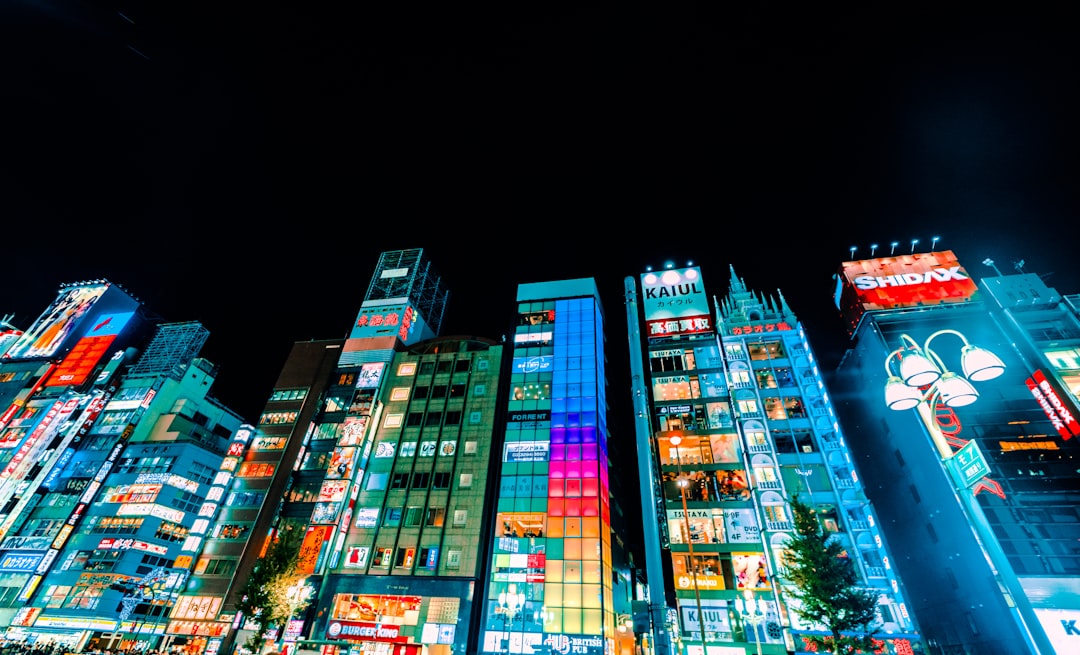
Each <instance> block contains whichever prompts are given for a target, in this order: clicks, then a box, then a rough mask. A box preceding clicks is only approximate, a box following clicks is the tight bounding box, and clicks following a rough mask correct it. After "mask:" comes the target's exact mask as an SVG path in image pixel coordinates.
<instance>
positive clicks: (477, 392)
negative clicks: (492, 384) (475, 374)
mask: <svg viewBox="0 0 1080 655" xmlns="http://www.w3.org/2000/svg"><path fill="white" fill-rule="evenodd" d="M472 393H473V395H474V396H483V395H484V394H485V393H487V385H486V384H478V385H476V386H475V387H473V390H472Z"/></svg>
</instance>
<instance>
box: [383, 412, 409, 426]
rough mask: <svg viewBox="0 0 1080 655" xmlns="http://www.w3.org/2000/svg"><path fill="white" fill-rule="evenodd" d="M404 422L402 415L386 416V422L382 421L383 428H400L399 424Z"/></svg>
mask: <svg viewBox="0 0 1080 655" xmlns="http://www.w3.org/2000/svg"><path fill="white" fill-rule="evenodd" d="M404 420H405V415H404V414H387V415H386V420H385V421H383V427H384V428H400V427H401V423H402V422H403V421H404Z"/></svg>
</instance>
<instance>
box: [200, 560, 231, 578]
mask: <svg viewBox="0 0 1080 655" xmlns="http://www.w3.org/2000/svg"><path fill="white" fill-rule="evenodd" d="M235 570H236V560H235V559H210V558H208V557H203V558H200V559H199V562H198V564H196V565H195V574H196V575H232V572H233V571H235Z"/></svg>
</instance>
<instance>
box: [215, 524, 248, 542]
mask: <svg viewBox="0 0 1080 655" xmlns="http://www.w3.org/2000/svg"><path fill="white" fill-rule="evenodd" d="M250 527H251V526H250V525H244V524H241V523H223V524H220V525H218V526H217V527H216V528H214V538H215V539H247V533H248V529H249V528H250Z"/></svg>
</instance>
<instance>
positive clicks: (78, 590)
mask: <svg viewBox="0 0 1080 655" xmlns="http://www.w3.org/2000/svg"><path fill="white" fill-rule="evenodd" d="M103 588H104V587H99V586H96V585H95V586H81V585H80V586H77V587H75V591H74V592H72V593H71V595H70V596H68V598H67V602H66V603H64V607H66V608H69V609H84V610H92V609H94V608H96V607H97V605H98V601H99V600H100V599H101V590H102V589H103Z"/></svg>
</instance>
